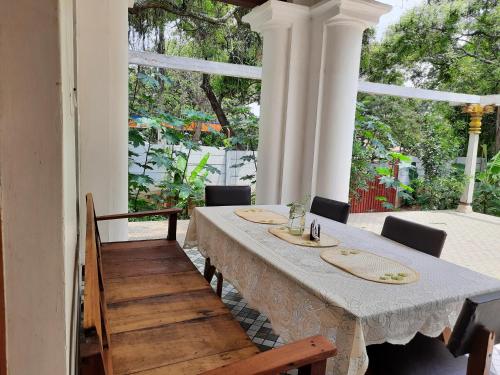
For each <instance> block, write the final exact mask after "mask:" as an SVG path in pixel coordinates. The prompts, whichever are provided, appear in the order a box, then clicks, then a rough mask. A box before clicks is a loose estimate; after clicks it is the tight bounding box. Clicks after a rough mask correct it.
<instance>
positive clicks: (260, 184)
mask: <svg viewBox="0 0 500 375" xmlns="http://www.w3.org/2000/svg"><path fill="white" fill-rule="evenodd" d="M390 8H391V7H390V6H388V5H385V4H381V3H378V2H376V1H355V0H341V1H337V0H335V1H334V0H331V1H323V2H321V3H319V4H316V5H313V6H311V7H309V6H305V5H297V4H293V3H285V2H281V1H277V0H269V1H268V2H266V3H265V4H263V5H261V6H259V7H257V8H254V10H252V12H250V13H249V14H248V15H246V16H245V17H244V21H245V22H249V23H250V25H251V26H252V29H253V30H255V31H258V32H260V33H261V34H262V35H263V38H264V55H263V63H262V65H263V66H262V68H263V72H262V96H261V122H260V130H259V153H258V158H259V164H258V172H257V203H260V204H262V203H289V202H291V201H293V200H296V199H299V198H301V197H303V196H304V195H305V194H311V193H315V192H316V191H317V192H318V193H319V194H320V195H323V196H326V197H329V198H334V199H338V200H343V201H347V197H348V192H349V176H350V162H351V152H352V136H353V130H354V114H355V109H356V95H357V84H358V78H359V60H360V55H361V39H362V34H363V30H364V29H365V28H366V27H368V26H371V25H374V24H376V23H377V22H378V19H379V17H380V15H382V14H383V13H386V12H388V11H389V10H390Z"/></svg>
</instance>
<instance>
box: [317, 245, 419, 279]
mask: <svg viewBox="0 0 500 375" xmlns="http://www.w3.org/2000/svg"><path fill="white" fill-rule="evenodd" d="M321 258H322V259H323V260H324V261H326V262H328V263H330V264H333V265H334V266H336V267H338V268H340V269H342V270H344V271H346V272H349V273H350V274H352V275H354V276H357V277H360V278H362V279H365V280H370V281H375V282H377V283H384V284H410V283H414V282H416V281H418V279H419V274H418V272H417V271H415V270H413V269H411V268H410V267H407V266H405V265H404V264H401V263H399V262H396V261H394V260H392V259H389V258H384V257H381V256H379V255H375V254H372V253H370V252H367V251H361V250H357V249H350V248H346V247H336V248H334V249H328V250H324V251H322V252H321Z"/></svg>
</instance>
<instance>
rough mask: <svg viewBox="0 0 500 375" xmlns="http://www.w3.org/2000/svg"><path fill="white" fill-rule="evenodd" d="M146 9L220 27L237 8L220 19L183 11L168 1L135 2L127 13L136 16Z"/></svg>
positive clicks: (187, 10) (140, 0)
mask: <svg viewBox="0 0 500 375" xmlns="http://www.w3.org/2000/svg"><path fill="white" fill-rule="evenodd" d="M146 9H162V10H165V11H167V12H170V13H173V14H176V15H178V16H180V17H189V18H193V19H196V20H198V21H202V22H207V23H211V24H214V25H220V24H223V23H225V22H226V21H227V20H228V19H229V18H231V17H232V16H233V15H234V13H235V12H236V10H237V9H238V8H237V7H233V8H231V9H230V10H229V11H228V12H227V13H226V14H225V15H223V16H222V17H211V16H209V15H207V14H204V13H196V12H193V11H192V10H189V9H183V8H181V7H179V6H177V5H176V4H175V3H173V2H172V1H170V0H138V1H136V2H135V4H134V7H133V8H130V9H129V10H128V11H129V13H130V14H138V13H140V12H141V11H144V10H146Z"/></svg>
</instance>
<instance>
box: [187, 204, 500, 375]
mask: <svg viewBox="0 0 500 375" xmlns="http://www.w3.org/2000/svg"><path fill="white" fill-rule="evenodd" d="M258 207H261V208H266V209H269V210H272V211H275V212H278V213H282V214H284V215H287V213H288V209H287V207H285V206H258ZM235 208H236V207H200V208H196V209H195V210H194V212H193V215H192V217H191V221H190V223H189V228H188V232H187V236H186V242H185V246H186V247H194V246H197V247H198V249H199V250H200V252H201V253H202V254H203V255H204V256H205V257H210V260H211V262H212V264H213V265H214V266H216V267H217V269H218V270H220V271H221V272H222V274H223V275H224V278H225V279H226V280H228V281H229V282H231V283H232V284H233V285H234V287H235V288H236V289H237V290H238V291H239V292H240V293H241V295H242V296H243V297H244V298H245V299H246V300H247V301H248V303H249V304H250V306H252V307H253V308H255V309H257V310H259V311H260V312H262V313H263V314H265V315H267V317H268V318H269V320H270V321H271V324H272V326H273V329H274V331H275V332H276V333H277V334H279V335H280V336H281V337H282V338H283V339H284V340H285V342H291V341H295V340H298V339H301V338H304V337H307V336H311V335H316V334H322V335H324V336H326V337H328V338H329V339H331V340H332V341H334V342H335V343H336V345H337V348H338V354H337V356H336V357H334V359H333V360H331V361H329V366H328V367H329V370H332V369H333V370H334V373H335V375H340V374H348V375H362V374H364V373H365V371H366V368H367V366H368V358H367V355H366V345H370V344H378V343H382V342H390V343H393V344H404V343H407V342H408V341H410V340H411V338H412V337H413V336H414V335H415V334H416V333H417V332H421V333H423V334H425V335H428V336H437V335H439V334H440V333H441V332H442V331H443V329H444V328H445V327H447V326H450V327H451V326H453V325H454V323H455V321H456V319H457V317H458V314H459V312H460V309H461V306H462V304H463V302H464V300H465V298H466V297H468V296H471V295H475V294H480V293H485V292H490V291H494V290H500V281H499V280H496V279H493V278H490V277H487V276H484V275H481V274H478V273H476V272H473V271H471V270H469V269H466V268H463V267H460V266H457V265H455V264H452V263H449V262H446V261H444V260H440V259H436V258H434V257H432V256H429V255H426V254H423V253H421V252H418V251H416V250H413V249H410V248H408V247H405V246H403V245H400V244H398V243H396V242H394V241H391V240H388V239H386V238H384V237H381V236H379V235H377V234H374V233H371V232H367V231H364V230H361V229H358V228H354V227H351V226H348V225H345V224H341V223H337V222H335V221H332V220H328V219H325V218H323V217H320V216H316V215H312V214H308V217H307V221H306V228H307V223H310V221H311V220H312V219H313V218H316V219H318V221H319V223H320V224H321V230H322V232H324V233H328V234H329V235H332V236H334V237H336V238H338V239H339V240H340V241H341V245H344V246H348V247H353V248H358V249H362V250H366V251H370V252H373V253H375V254H378V255H381V256H385V257H388V258H391V259H394V260H396V261H398V262H401V263H403V264H405V265H407V266H409V267H411V268H413V269H415V270H416V271H417V272H419V274H420V280H419V281H417V282H416V283H413V284H406V285H389V284H381V283H375V282H371V281H366V280H363V279H360V278H357V277H355V276H353V275H350V274H349V273H346V272H344V271H342V270H340V269H338V268H336V267H334V266H332V265H330V264H328V263H326V262H324V261H323V260H322V259H321V258H320V256H319V254H320V252H321V250H320V249H314V248H305V247H301V246H296V245H292V244H290V243H288V242H285V241H283V240H281V239H279V238H277V237H275V236H273V235H272V234H270V233H268V231H267V230H268V228H269V225H265V224H256V223H251V222H249V221H246V220H244V219H242V218H240V217H238V216H237V215H235V214H234V209H235ZM470 251H474V249H472V248H471V249H470Z"/></svg>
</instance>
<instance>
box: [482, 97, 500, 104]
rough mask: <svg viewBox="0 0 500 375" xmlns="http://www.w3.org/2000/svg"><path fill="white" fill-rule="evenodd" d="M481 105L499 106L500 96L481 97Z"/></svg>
mask: <svg viewBox="0 0 500 375" xmlns="http://www.w3.org/2000/svg"><path fill="white" fill-rule="evenodd" d="M481 105H496V106H500V94H498V95H484V96H481Z"/></svg>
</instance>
